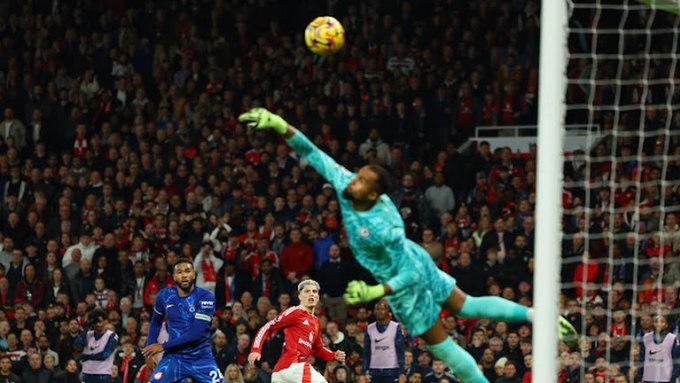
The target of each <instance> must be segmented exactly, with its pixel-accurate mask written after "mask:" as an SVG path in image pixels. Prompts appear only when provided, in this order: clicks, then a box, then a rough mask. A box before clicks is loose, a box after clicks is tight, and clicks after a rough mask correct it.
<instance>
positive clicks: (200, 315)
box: [194, 313, 212, 322]
mask: <svg viewBox="0 0 680 383" xmlns="http://www.w3.org/2000/svg"><path fill="white" fill-rule="evenodd" d="M194 318H196V319H200V320H205V321H208V322H212V318H211V317H209V316H208V315H205V314H202V313H196V316H195V317H194Z"/></svg>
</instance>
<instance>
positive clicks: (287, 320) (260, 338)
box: [250, 307, 300, 354]
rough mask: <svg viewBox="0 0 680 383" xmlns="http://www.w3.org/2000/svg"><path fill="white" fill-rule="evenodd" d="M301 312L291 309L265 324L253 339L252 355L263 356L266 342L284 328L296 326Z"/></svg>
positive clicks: (295, 308) (294, 308)
mask: <svg viewBox="0 0 680 383" xmlns="http://www.w3.org/2000/svg"><path fill="white" fill-rule="evenodd" d="M299 314H300V311H299V309H298V308H297V307H291V308H289V309H287V310H285V311H284V312H282V313H280V314H279V315H277V316H276V318H274V319H272V320H270V321H269V322H267V323H265V324H264V326H262V327H261V328H260V330H259V331H258V332H257V335H255V339H253V344H252V346H251V347H250V353H251V354H252V353H256V354H261V353H262V346H264V341H265V340H267V339H269V336H270V335H271V334H272V333H275V332H277V331H279V330H280V329H282V328H285V327H288V326H291V325H292V324H294V323H295V322H296V320H297V318H298V317H299Z"/></svg>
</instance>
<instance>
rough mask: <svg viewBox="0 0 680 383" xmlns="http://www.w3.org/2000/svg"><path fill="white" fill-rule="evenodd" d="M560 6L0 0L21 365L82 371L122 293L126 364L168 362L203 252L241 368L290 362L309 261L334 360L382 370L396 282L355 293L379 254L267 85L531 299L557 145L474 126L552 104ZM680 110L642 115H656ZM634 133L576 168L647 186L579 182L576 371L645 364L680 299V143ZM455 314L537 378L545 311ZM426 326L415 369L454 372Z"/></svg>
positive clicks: (478, 283) (3, 300) (316, 134)
mask: <svg viewBox="0 0 680 383" xmlns="http://www.w3.org/2000/svg"><path fill="white" fill-rule="evenodd" d="M539 13H540V12H539V8H538V2H536V1H535V0H526V1H513V2H505V1H499V0H479V1H475V2H461V1H453V0H420V1H418V2H415V1H405V0H399V1H380V0H371V1H328V2H317V1H312V0H306V1H285V0H269V1H265V0H249V1H236V0H218V1H202V0H174V1H169V0H168V1H163V0H158V1H145V2H128V3H127V4H126V2H125V1H124V0H107V1H94V0H68V1H52V0H34V1H24V0H22V1H11V2H2V3H0V47H1V48H0V109H1V110H3V112H4V117H3V118H2V121H1V122H0V138H1V139H0V202H1V203H2V205H1V207H0V230H1V232H2V241H1V244H2V246H1V247H0V275H2V277H1V278H0V306H1V307H0V349H2V350H3V351H2V352H4V355H6V356H7V357H8V359H7V358H5V357H2V358H0V380H1V379H3V377H5V376H7V375H8V373H9V371H10V370H11V371H12V372H13V373H14V374H16V375H18V376H19V377H20V378H21V379H23V381H24V382H33V381H43V380H39V379H44V378H43V377H47V376H49V379H53V380H49V379H48V380H45V381H60V380H61V381H71V380H68V379H75V380H73V381H77V379H78V377H77V375H78V368H79V363H78V362H77V359H78V356H79V351H78V350H77V349H75V348H74V340H75V338H76V337H77V335H78V334H79V332H80V331H81V328H82V325H83V324H84V321H85V314H86V312H87V311H88V310H90V309H91V308H94V307H100V308H102V309H104V310H106V311H107V313H108V321H109V323H110V324H111V325H112V326H113V328H115V330H116V332H117V333H118V335H119V337H120V343H121V345H120V350H119V351H117V358H116V360H117V362H116V368H115V369H114V372H113V375H114V377H115V379H117V380H116V381H121V382H125V383H129V382H134V381H141V382H144V381H146V379H148V372H146V376H145V373H144V371H142V373H140V371H139V370H140V369H143V367H142V366H143V360H142V358H141V355H140V352H139V350H140V347H141V346H142V345H143V344H144V343H145V340H146V334H147V333H148V329H149V318H150V313H151V305H152V303H153V301H154V297H155V294H156V293H157V292H158V291H159V290H160V289H162V288H163V287H167V286H172V285H173V283H174V282H173V280H172V276H171V270H170V268H169V265H172V264H173V262H174V261H176V260H177V259H178V257H181V256H186V257H190V258H191V259H193V260H194V264H195V268H196V271H197V274H198V280H197V284H198V286H201V287H204V288H207V289H209V290H211V291H213V292H214V293H215V295H216V299H217V303H218V312H217V315H216V317H215V318H214V321H213V328H214V336H213V341H214V353H215V355H216V357H217V360H218V363H219V364H220V367H221V368H222V369H223V371H226V373H225V376H226V377H227V380H228V381H229V382H230V383H242V382H243V381H244V380H245V381H247V382H260V383H267V382H268V380H269V373H270V372H271V368H272V367H273V365H274V363H275V361H276V360H277V358H278V353H279V352H280V346H281V342H282V338H281V335H280V334H279V335H277V336H275V337H274V338H272V339H271V340H269V341H268V343H267V345H266V346H265V350H264V355H263V362H262V363H261V365H259V366H257V367H256V368H252V367H248V366H246V359H245V357H246V355H247V353H248V351H249V344H250V340H251V337H252V336H253V335H254V334H255V332H256V331H257V330H258V328H259V327H260V326H262V325H263V324H264V323H265V322H266V321H267V320H268V319H272V318H273V317H274V316H275V315H276V313H277V312H280V311H282V310H284V309H285V308H286V307H288V306H290V305H294V304H296V294H295V293H294V292H295V286H296V284H297V283H298V282H299V281H300V280H302V279H304V278H309V277H311V278H314V279H315V280H317V281H319V282H320V284H321V286H322V290H321V293H322V296H323V299H322V302H321V307H320V308H319V315H320V318H321V320H322V324H323V326H324V328H325V332H324V342H325V344H326V345H328V347H330V348H331V349H343V350H345V351H346V352H347V354H348V361H347V364H346V365H343V366H338V365H336V364H335V363H328V364H324V363H322V362H321V361H319V362H318V363H317V364H316V366H317V367H318V368H319V369H320V370H321V371H323V372H324V373H325V376H326V377H327V379H328V380H329V382H331V383H342V382H350V381H353V382H362V380H365V379H366V375H365V371H363V369H364V368H365V366H364V365H363V363H362V361H363V359H364V357H365V350H364V347H365V345H364V342H363V340H364V331H365V330H366V326H367V324H368V323H369V322H371V321H373V320H374V319H373V307H372V306H365V307H364V306H360V307H347V306H346V305H345V304H344V302H343V300H342V297H341V296H342V293H343V292H344V289H345V287H346V285H347V283H348V281H349V280H352V279H365V280H370V279H371V276H370V275H369V274H368V273H367V272H366V271H365V270H364V269H362V268H361V267H360V266H359V265H358V264H357V263H356V262H355V261H354V258H353V255H352V254H351V252H350V251H349V249H348V245H347V241H346V237H345V234H344V232H343V225H342V220H341V216H340V214H339V210H338V204H337V202H336V200H335V198H336V197H335V190H333V189H332V188H331V187H330V185H328V184H326V183H325V182H324V181H323V180H322V179H321V178H320V177H319V175H318V174H316V173H315V172H314V171H313V170H312V168H311V167H310V166H308V164H306V163H304V162H301V161H300V160H299V159H298V158H297V157H296V156H295V155H294V154H293V153H291V151H290V150H289V148H288V147H287V146H286V145H285V143H284V142H283V141H281V140H280V139H279V138H278V137H276V136H275V135H271V134H263V133H254V132H251V131H247V130H246V129H245V128H244V127H243V126H241V125H240V124H239V123H238V121H237V119H236V117H237V116H238V115H239V114H240V113H242V112H244V111H246V110H248V109H249V108H251V107H255V106H263V107H266V108H268V109H270V110H272V111H275V112H277V113H279V114H281V115H282V116H284V117H285V118H286V120H287V121H288V122H289V123H291V124H292V125H294V126H296V127H297V128H299V129H300V130H301V131H302V132H304V133H305V134H307V135H308V136H309V137H310V138H311V139H312V140H313V141H314V142H315V143H316V144H317V145H318V146H319V147H321V148H323V149H324V150H325V151H327V152H328V153H329V154H331V155H332V156H333V157H334V158H335V159H336V160H338V162H340V163H342V164H343V165H345V166H346V167H348V168H349V169H356V168H357V167H359V166H362V165H364V164H367V163H371V164H380V165H383V166H385V167H386V168H387V169H389V171H390V172H391V173H392V175H393V176H394V179H393V181H394V184H395V188H394V190H393V193H392V195H391V196H392V198H393V200H394V202H395V203H396V205H397V206H398V207H399V208H400V211H401V213H402V216H403V219H404V221H405V223H406V227H407V234H408V237H409V238H411V239H412V240H414V241H416V242H418V243H420V244H421V245H422V246H423V247H424V248H425V249H426V250H427V251H428V253H430V255H431V256H432V258H433V260H434V261H435V262H436V263H437V264H438V265H439V267H440V268H442V269H443V270H445V271H446V272H448V273H450V274H451V275H453V276H454V277H455V278H456V279H457V280H458V285H459V286H460V287H461V288H462V289H463V290H465V291H466V292H468V293H470V294H491V295H501V296H503V297H505V298H507V299H511V300H514V301H517V302H520V303H522V304H525V305H531V304H532V302H531V299H532V291H533V288H534V286H533V244H534V227H535V224H536V222H535V221H534V205H535V181H536V148H535V146H528V147H527V148H526V150H525V151H523V152H522V153H516V152H513V151H511V150H510V149H509V148H502V147H500V148H491V147H490V145H489V144H488V143H486V142H483V141H481V142H478V143H477V144H475V145H472V146H471V147H470V148H469V150H466V151H458V150H457V149H458V147H459V146H460V145H461V144H463V143H465V142H466V141H467V139H468V138H469V137H471V136H473V135H474V129H475V127H477V126H498V127H502V126H509V125H520V124H535V123H536V103H537V98H536V92H537V86H538V69H537V68H538V39H539V24H540V23H539V18H538V15H539ZM321 14H332V15H334V16H335V17H337V18H338V19H339V20H340V21H341V22H342V23H343V25H344V27H345V29H346V32H347V46H346V47H345V48H344V49H343V51H341V52H340V53H339V54H337V55H335V56H331V57H326V58H321V57H316V56H313V55H312V54H310V53H309V52H308V51H307V50H306V48H305V45H304V42H303V37H302V32H303V27H301V26H304V25H306V24H307V22H308V21H309V20H311V19H312V18H313V17H315V16H317V15H321ZM585 18H586V19H587V15H585ZM576 45H578V44H576ZM570 68H571V69H570V76H571V77H578V76H581V75H584V73H585V72H586V71H587V70H588V68H587V63H583V62H573V63H571V67H570ZM600 92H601V93H602V99H603V100H605V101H603V102H606V100H607V98H606V97H607V93H606V90H600ZM584 94H586V91H584V90H583V89H580V88H578V87H577V88H570V93H569V95H568V97H569V98H570V100H572V101H574V102H577V101H578V100H580V99H582V98H583V97H585V96H584ZM620 117H621V116H618V117H617V118H620ZM673 117H674V116H668V115H664V114H663V113H655V114H652V113H650V114H649V115H645V116H643V117H642V118H643V119H644V120H645V123H648V124H649V126H650V129H654V127H663V126H666V122H669V124H672V126H673V127H676V125H677V123H678V122H679V121H680V118H677V116H675V117H676V118H673ZM571 118H572V119H574V120H578V119H579V116H572V117H571ZM671 119H672V121H671ZM600 120H601V121H602V124H603V125H604V128H605V129H606V128H607V126H608V127H609V129H611V128H612V126H614V125H616V122H612V117H611V116H608V115H606V114H602V115H598V121H600ZM632 120H633V117H631V121H632ZM634 121H640V119H639V118H638V119H637V120H634ZM607 123H609V125H607ZM631 124H632V123H631ZM620 140H622V141H621V142H619V141H617V140H616V139H613V140H612V139H610V140H605V141H603V142H602V143H600V144H599V145H597V146H596V147H594V148H585V149H586V150H587V151H588V153H589V154H591V155H592V158H593V159H594V160H593V161H592V162H587V163H586V162H584V161H582V160H579V159H578V158H576V157H575V158H574V159H573V160H571V161H567V164H566V167H565V179H567V180H569V181H574V182H579V181H584V180H586V181H598V180H599V181H602V180H603V179H608V177H611V175H612V174H614V176H613V177H616V179H617V182H621V184H622V185H624V186H625V187H621V188H620V190H616V193H614V194H615V195H612V194H611V190H610V189H609V188H597V189H593V190H584V189H583V187H582V185H581V186H580V187H578V186H577V187H571V188H567V189H565V193H564V201H563V203H564V206H565V207H567V208H568V209H569V210H567V214H565V219H564V230H565V233H567V234H569V235H568V239H566V240H565V243H564V254H565V259H567V262H566V263H565V266H564V267H563V271H562V280H563V281H565V282H568V283H567V284H565V289H564V291H563V300H562V302H561V305H562V309H563V310H564V312H565V314H568V315H569V319H570V320H571V321H572V322H573V324H574V325H576V326H577V327H579V329H581V330H582V331H583V333H584V334H586V335H587V337H584V339H583V341H582V342H581V345H580V349H576V350H569V349H568V348H566V346H562V348H561V365H560V369H561V377H560V379H561V381H562V382H579V381H581V376H582V374H583V373H584V372H588V374H586V375H585V379H586V380H585V381H588V379H591V378H592V379H593V380H592V381H596V380H595V379H596V378H597V379H598V381H600V380H601V381H604V376H605V375H606V374H609V375H607V376H609V377H610V378H612V379H613V377H614V376H619V374H621V375H620V376H621V378H622V379H626V377H625V376H624V375H626V376H634V375H635V368H629V366H630V363H629V362H628V361H629V360H631V358H632V360H636V358H637V357H638V355H637V354H636V350H637V352H638V353H639V348H638V347H636V337H639V336H640V335H641V334H642V333H643V332H644V331H647V330H649V329H650V326H651V317H650V316H649V314H650V313H652V312H653V311H654V310H657V309H658V308H659V307H663V308H666V309H668V311H667V314H668V315H670V317H669V321H670V322H671V324H675V321H676V320H677V319H678V315H677V308H678V306H679V304H678V295H677V291H678V284H679V283H680V282H678V281H680V265H678V264H677V263H676V262H675V258H676V254H677V251H678V249H680V226H678V224H677V219H676V217H675V215H674V210H673V209H667V210H666V212H667V214H662V213H660V212H659V210H658V209H654V208H655V207H658V206H660V205H662V204H663V205H664V206H667V207H671V206H675V205H677V204H678V197H679V196H678V192H677V188H676V187H673V186H672V185H671V186H668V187H664V188H661V187H660V186H659V184H658V183H654V182H653V181H656V180H659V179H661V178H665V179H677V177H678V175H680V163H679V162H678V161H673V162H671V163H668V164H666V165H663V164H661V161H659V160H658V156H659V155H662V154H671V153H680V146H679V145H678V142H677V140H672V139H670V138H668V139H664V137H660V138H658V139H657V140H656V142H653V143H646V142H645V143H644V145H643V146H644V148H643V151H642V153H641V157H640V156H639V157H638V158H637V160H631V159H630V156H631V153H633V154H635V153H636V150H637V148H638V146H637V144H638V143H637V141H635V139H634V138H633V139H630V138H628V139H627V138H623V139H620ZM612 146H613V147H614V148H618V149H615V150H614V154H615V155H614V156H612V155H611V154H612ZM591 149H592V150H591ZM647 156H649V158H650V160H647ZM654 156H657V157H654ZM619 157H620V158H619ZM638 179H641V180H643V181H645V182H647V181H650V182H649V183H646V184H645V186H644V190H641V191H640V190H636V185H635V183H634V181H635V180H638ZM640 187H641V188H642V186H640ZM636 196H637V198H636ZM614 204H615V206H616V207H617V208H618V207H620V208H625V209H624V210H625V212H621V213H615V214H610V213H609V210H608V209H609V208H610V207H611V206H612V205H614ZM636 206H640V207H641V209H635V207H636ZM584 207H588V208H592V209H584ZM626 209H627V210H626ZM586 210H588V211H589V212H590V213H589V215H588V216H587V217H586V216H585V211H586ZM608 233H613V234H615V235H617V236H614V237H613V238H616V239H617V240H615V241H614V240H611V238H612V237H611V236H607V235H606V234H608ZM610 254H614V258H615V259H616V260H617V261H616V262H615V263H612V262H608V260H610V259H612V257H610ZM631 309H633V310H634V311H631ZM631 312H634V313H635V315H631ZM665 312H666V311H665ZM441 317H442V320H443V321H444V323H445V325H446V328H447V330H448V331H449V332H450V334H451V336H452V337H453V338H454V339H455V340H456V341H458V342H459V343H460V344H462V345H464V346H465V347H466V348H467V350H469V351H470V352H471V353H472V354H473V356H474V357H475V358H476V359H477V361H478V363H479V365H480V368H483V369H484V372H485V374H486V375H487V377H488V378H489V380H490V381H492V382H502V383H509V382H520V381H523V382H527V381H528V380H527V377H528V376H530V371H531V356H530V355H531V327H530V326H528V325H520V326H509V325H507V324H505V323H502V322H500V323H495V322H490V321H486V320H479V321H470V320H462V319H461V320H459V319H457V318H455V317H453V316H450V315H449V314H448V313H446V312H443V313H442V316H441ZM633 329H635V332H633ZM403 342H404V349H405V354H404V358H405V361H404V365H403V366H404V367H403V372H404V375H405V376H406V377H407V378H408V379H409V381H410V382H411V383H420V382H423V381H424V382H425V383H434V382H436V383H443V382H442V380H446V381H447V382H450V383H453V382H455V380H454V378H453V377H452V376H450V375H448V374H445V373H444V372H443V371H442V368H441V366H439V365H438V364H437V362H436V361H434V362H433V360H432V357H431V355H430V354H429V352H428V351H426V350H425V348H424V345H423V344H422V342H419V340H418V339H417V338H413V337H410V336H409V335H408V334H405V336H404V338H403ZM36 355H37V356H36ZM7 360H9V361H10V362H11V363H6V362H7ZM230 365H233V366H230ZM433 365H435V367H436V368H434V369H433ZM227 366H230V367H229V369H228V368H227ZM629 370H630V371H629ZM230 371H231V372H230ZM523 379H524V380H523ZM617 379H619V378H617ZM612 381H613V380H612ZM616 383H620V381H618V380H617V381H616Z"/></svg>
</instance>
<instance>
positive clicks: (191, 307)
mask: <svg viewBox="0 0 680 383" xmlns="http://www.w3.org/2000/svg"><path fill="white" fill-rule="evenodd" d="M195 311H196V307H194V305H189V312H190V313H193V312H195Z"/></svg>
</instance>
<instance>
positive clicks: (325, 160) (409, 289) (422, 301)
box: [239, 108, 576, 383]
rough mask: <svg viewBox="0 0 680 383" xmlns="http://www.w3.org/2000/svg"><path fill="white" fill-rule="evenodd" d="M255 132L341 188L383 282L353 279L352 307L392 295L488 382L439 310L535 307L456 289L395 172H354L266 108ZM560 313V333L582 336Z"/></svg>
mask: <svg viewBox="0 0 680 383" xmlns="http://www.w3.org/2000/svg"><path fill="white" fill-rule="evenodd" d="M239 121H241V122H243V123H245V124H246V126H248V128H250V129H258V130H262V129H271V130H274V131H276V132H277V133H279V134H281V135H283V136H284V137H285V138H286V140H287V142H288V144H289V145H290V146H291V147H292V148H293V149H294V150H295V151H296V152H297V153H298V154H300V155H301V156H302V157H304V158H305V160H307V162H309V163H310V164H311V165H312V166H313V167H314V168H315V169H316V171H317V172H319V174H321V175H322V176H323V177H324V178H326V180H328V182H330V183H331V184H332V185H333V187H334V188H335V190H336V191H337V192H338V194H339V195H338V202H339V204H340V206H341V210H342V218H343V220H344V225H345V230H346V232H347V238H348V240H349V245H350V248H351V250H352V253H353V254H354V256H355V257H356V259H357V261H358V262H359V263H360V264H361V265H362V266H364V267H365V268H366V269H368V270H369V271H370V272H371V273H372V274H373V275H374V276H375V278H376V279H377V280H378V282H380V284H378V285H375V286H369V285H367V284H366V283H365V282H363V281H353V282H351V283H350V284H349V286H348V287H347V291H346V293H345V300H346V301H347V303H349V304H357V303H361V302H369V301H372V300H375V299H378V298H381V297H383V296H386V297H387V299H388V300H389V302H390V305H391V306H392V310H393V311H394V313H395V315H396V316H397V317H398V318H399V319H400V320H401V322H402V323H403V324H404V326H406V328H407V329H408V330H409V332H410V333H411V334H413V335H415V336H420V337H421V338H422V339H423V340H424V341H425V342H426V343H427V345H428V348H429V349H430V350H431V351H432V353H433V354H434V355H435V356H436V357H437V358H439V359H441V360H442V361H444V362H445V363H446V364H447V365H448V366H449V367H450V368H451V369H452V370H453V372H454V373H455V374H456V375H458V377H460V378H461V379H462V380H463V381H464V382H465V383H488V381H487V380H486V378H485V377H484V375H483V374H482V373H481V371H480V370H479V368H478V367H477V363H476V362H475V360H474V358H473V357H472V356H471V355H470V354H468V353H467V352H466V351H465V350H464V349H463V348H461V347H460V346H458V345H457V344H456V343H454V342H453V340H452V339H451V337H449V336H448V334H447V333H446V331H445V330H444V327H443V325H442V323H441V321H439V320H438V315H439V312H440V310H441V307H444V308H445V309H446V310H449V311H451V312H453V313H456V315H458V316H460V317H464V318H480V317H482V318H489V319H493V320H501V321H507V322H521V321H531V320H532V317H533V310H532V309H530V308H527V307H525V306H521V305H519V304H517V303H514V302H511V301H508V300H505V299H502V298H499V297H492V296H489V297H473V296H469V295H467V294H465V293H464V292H463V291H462V290H461V289H459V288H458V287H456V280H455V279H454V278H452V277H451V276H449V275H448V274H446V273H444V272H443V271H441V270H439V269H438V268H437V266H436V265H435V264H434V262H433V261H432V259H431V258H430V256H429V255H428V253H427V252H425V250H423V248H421V247H420V246H419V245H418V244H416V243H414V242H412V241H410V240H408V239H407V238H406V235H405V231H404V223H403V221H402V219H401V215H400V214H399V210H398V209H397V208H396V206H394V203H392V200H390V198H389V197H388V194H387V193H388V192H389V190H388V189H389V184H390V181H389V180H390V175H389V173H387V171H386V170H385V169H383V168H381V167H380V166H375V165H367V166H364V167H362V168H361V169H359V172H358V173H356V174H355V173H352V172H350V171H349V170H347V169H345V168H344V167H342V166H341V165H339V164H337V163H336V162H335V161H334V160H333V159H332V158H331V157H330V156H328V155H327V154H326V153H324V152H323V151H321V150H320V149H319V148H317V147H316V146H315V145H314V144H313V143H312V142H311V141H309V139H307V137H305V136H304V134H302V133H300V132H299V131H298V130H297V129H295V128H294V127H292V126H290V125H288V123H287V122H286V121H285V120H284V119H283V118H281V117H280V116H278V115H276V114H273V113H271V112H269V111H267V110H266V109H263V108H256V109H251V110H250V111H248V112H247V113H244V114H242V115H240V116H239ZM575 334H576V332H575V330H574V328H573V327H572V326H571V325H570V324H569V322H568V321H567V320H566V319H564V318H561V317H560V335H561V336H565V335H575Z"/></svg>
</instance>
